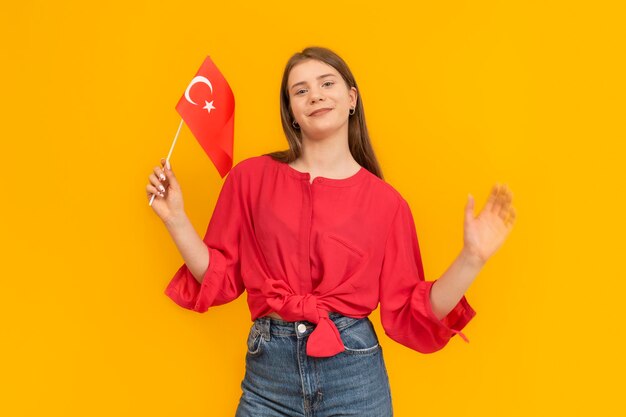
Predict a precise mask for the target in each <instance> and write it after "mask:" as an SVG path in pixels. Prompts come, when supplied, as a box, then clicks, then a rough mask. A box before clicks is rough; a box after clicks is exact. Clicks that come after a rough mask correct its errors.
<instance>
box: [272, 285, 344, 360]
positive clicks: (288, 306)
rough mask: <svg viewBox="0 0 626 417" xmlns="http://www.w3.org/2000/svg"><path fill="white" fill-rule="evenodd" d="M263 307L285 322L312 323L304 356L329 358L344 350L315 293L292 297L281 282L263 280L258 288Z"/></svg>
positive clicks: (337, 333) (336, 330) (290, 291)
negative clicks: (275, 313)
mask: <svg viewBox="0 0 626 417" xmlns="http://www.w3.org/2000/svg"><path fill="white" fill-rule="evenodd" d="M261 292H262V293H263V295H264V296H265V297H266V302H267V305H269V306H270V307H271V308H272V309H273V310H274V311H276V312H278V314H279V315H280V316H281V317H282V318H283V319H285V320H287V321H300V320H306V321H309V322H311V323H314V324H315V329H314V330H313V332H311V334H310V335H309V338H308V340H307V345H306V353H307V355H309V356H315V357H329V356H334V355H336V354H337V353H340V352H343V351H344V350H345V348H344V345H343V341H342V340H341V336H340V335H339V330H338V329H337V326H335V323H334V322H333V321H332V320H331V319H330V317H329V316H328V310H327V308H325V306H324V303H323V300H322V299H321V298H322V297H321V296H320V295H315V294H304V295H302V294H295V293H294V292H293V290H292V289H291V288H290V287H289V286H288V285H287V283H286V282H285V281H282V280H276V279H271V278H270V279H267V280H266V281H265V283H264V284H263V286H262V287H261Z"/></svg>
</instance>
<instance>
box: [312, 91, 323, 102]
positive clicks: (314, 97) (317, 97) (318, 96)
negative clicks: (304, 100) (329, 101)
mask: <svg viewBox="0 0 626 417" xmlns="http://www.w3.org/2000/svg"><path fill="white" fill-rule="evenodd" d="M323 99H324V97H322V95H321V94H319V93H315V94H313V95H311V103H315V102H316V101H322V100H323Z"/></svg>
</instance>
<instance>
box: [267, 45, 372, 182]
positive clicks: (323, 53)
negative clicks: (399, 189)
mask: <svg viewBox="0 0 626 417" xmlns="http://www.w3.org/2000/svg"><path fill="white" fill-rule="evenodd" d="M307 59H315V60H317V61H321V62H324V63H325V64H328V65H330V66H332V67H333V68H335V69H336V70H337V72H339V74H341V77H342V78H343V80H344V81H345V83H346V84H347V86H348V89H349V88H351V87H354V88H356V90H357V92H358V96H359V97H358V99H357V102H356V109H355V112H354V114H353V115H351V116H350V117H349V120H348V146H349V148H350V153H351V154H352V157H353V158H354V159H355V160H356V161H357V162H358V163H359V165H361V166H362V167H364V168H365V169H367V170H368V171H370V172H371V173H372V174H374V175H376V176H377V177H379V178H380V179H383V174H382V171H381V169H380V165H379V164H378V160H377V159H376V155H375V154H374V149H373V148H372V144H371V142H370V136H369V133H368V132H367V125H366V124H365V111H364V110H363V99H362V98H361V93H360V91H359V88H358V87H357V84H356V80H355V79H354V76H353V75H352V72H351V71H350V68H348V65H347V64H346V63H345V61H344V60H343V59H341V57H339V55H337V54H336V53H334V52H333V51H331V50H330V49H327V48H322V47H314V46H313V47H308V48H305V49H303V50H302V52H296V53H295V54H293V55H292V57H291V58H289V61H287V65H286V66H285V70H284V72H283V80H282V82H281V85H280V119H281V122H282V125H283V131H284V132H285V136H286V137H287V142H288V144H289V149H286V150H283V151H276V152H271V153H267V154H265V155H268V156H271V157H272V158H274V159H276V160H278V161H280V162H284V163H290V162H293V161H295V160H296V159H297V158H298V157H299V156H300V155H301V154H302V138H301V133H300V130H298V129H295V128H294V127H293V125H292V122H293V120H295V119H294V118H293V115H292V113H291V108H290V105H289V91H288V88H287V87H288V86H287V79H288V77H289V72H290V71H291V69H292V68H293V67H294V66H295V65H297V64H299V63H300V62H302V61H305V60H307Z"/></svg>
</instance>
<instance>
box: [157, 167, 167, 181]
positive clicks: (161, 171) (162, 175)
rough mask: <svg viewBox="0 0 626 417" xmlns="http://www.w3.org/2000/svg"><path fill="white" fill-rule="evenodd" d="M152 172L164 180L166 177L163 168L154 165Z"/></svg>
mask: <svg viewBox="0 0 626 417" xmlns="http://www.w3.org/2000/svg"><path fill="white" fill-rule="evenodd" d="M154 174H155V175H156V176H157V177H158V178H159V179H160V180H161V181H165V180H166V179H167V178H166V177H165V173H164V172H163V168H161V167H154Z"/></svg>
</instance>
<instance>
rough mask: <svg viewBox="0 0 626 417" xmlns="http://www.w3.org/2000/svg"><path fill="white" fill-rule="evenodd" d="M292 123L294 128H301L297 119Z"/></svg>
mask: <svg viewBox="0 0 626 417" xmlns="http://www.w3.org/2000/svg"><path fill="white" fill-rule="evenodd" d="M291 125H292V126H293V128H294V129H300V125H299V124H298V122H296V121H295V120H294V121H293V122H291Z"/></svg>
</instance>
